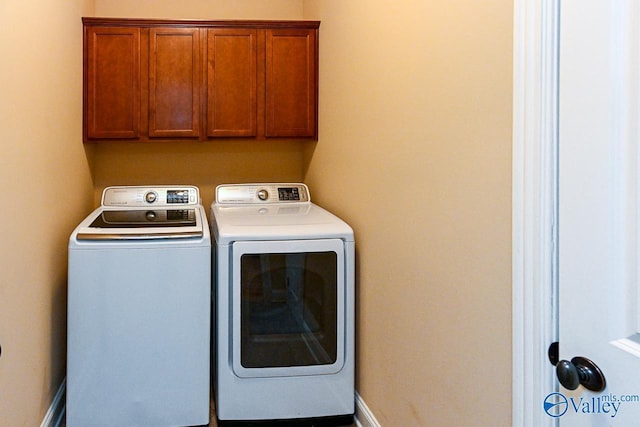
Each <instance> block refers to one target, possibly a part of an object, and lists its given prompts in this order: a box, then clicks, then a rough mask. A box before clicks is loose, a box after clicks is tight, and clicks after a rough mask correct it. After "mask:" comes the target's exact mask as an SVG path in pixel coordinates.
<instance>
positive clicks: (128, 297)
mask: <svg viewBox="0 0 640 427" xmlns="http://www.w3.org/2000/svg"><path fill="white" fill-rule="evenodd" d="M210 302H211V238H210V232H209V227H208V223H207V219H206V216H205V211H204V208H203V207H202V205H201V201H200V195H199V191H198V189H197V188H196V187H193V186H163V187H109V188H106V189H105V190H104V192H103V194H102V203H101V206H100V207H99V208H97V209H96V210H95V211H93V213H91V214H90V215H89V216H88V217H87V218H86V219H85V220H83V221H82V222H81V223H80V224H79V225H78V227H77V228H76V229H75V230H74V231H73V233H72V234H71V237H70V239H69V279H68V319H67V397H66V400H67V402H66V405H67V406H66V423H67V426H69V427H74V426H154V427H158V426H184V425H202V424H208V423H209V402H210V392H209V390H210V348H211V345H210V334H211V332H210V323H211V317H210V313H211V311H210V308H211V305H210Z"/></svg>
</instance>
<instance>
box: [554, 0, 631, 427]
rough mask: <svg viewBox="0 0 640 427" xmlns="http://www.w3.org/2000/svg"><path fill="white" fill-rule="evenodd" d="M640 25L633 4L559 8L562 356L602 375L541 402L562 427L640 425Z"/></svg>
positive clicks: (599, 2)
mask: <svg viewBox="0 0 640 427" xmlns="http://www.w3.org/2000/svg"><path fill="white" fill-rule="evenodd" d="M639 22H640V5H639V4H638V2H637V1H636V0H628V1H624V0H619V1H618V0H616V1H608V0H563V1H562V2H561V11H560V58H559V63H560V81H559V138H558V141H559V164H558V179H559V189H558V190H559V191H558V194H559V205H558V206H559V208H558V209H559V215H558V216H559V227H558V242H559V245H558V247H559V258H558V283H559V329H558V334H559V342H560V359H561V360H562V359H564V360H567V361H571V359H572V358H574V357H576V356H581V357H584V358H588V359H590V360H591V361H593V362H594V363H595V364H596V365H597V366H598V367H599V368H600V369H601V371H602V372H603V374H604V377H605V378H606V385H605V388H604V390H603V391H600V392H592V391H589V390H587V389H586V388H585V387H584V386H583V385H580V386H579V387H577V389H575V390H569V389H567V388H566V387H563V386H560V387H559V389H558V392H559V393H558V394H557V395H555V396H554V397H553V398H552V399H550V398H548V399H547V402H546V404H547V405H546V409H547V413H548V414H550V415H552V416H556V417H557V418H558V419H559V420H560V425H561V426H562V427H565V426H586V425H589V426H625V427H626V426H635V425H640V424H638V423H640V334H639V331H640V309H639V308H640V275H639V270H638V268H639V266H640V262H639V256H640V249H639V245H640V238H639V236H640V208H639V206H638V204H639V203H640V197H639V196H638V192H639V191H640V168H639V164H640V162H639V152H640V150H639V148H638V147H639V145H640V139H639V132H638V129H639V128H640V114H639V112H640V111H639V108H638V102H639V101H640V96H639V95H640V93H639V86H640V84H639V83H640V67H639V65H638V58H639V56H640V55H639V53H640V37H639V35H640V28H639V27H640V25H639V24H638V23H639ZM565 368H566V369H567V370H568V369H570V368H571V366H570V365H568V364H566V366H565ZM578 368H580V367H579V366H578Z"/></svg>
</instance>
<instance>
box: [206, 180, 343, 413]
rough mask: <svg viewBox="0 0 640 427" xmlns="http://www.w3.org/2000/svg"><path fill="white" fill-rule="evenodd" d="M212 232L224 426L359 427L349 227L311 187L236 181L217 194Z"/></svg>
mask: <svg viewBox="0 0 640 427" xmlns="http://www.w3.org/2000/svg"><path fill="white" fill-rule="evenodd" d="M211 228H212V234H213V235H214V237H215V245H214V250H213V252H214V258H213V259H214V261H213V263H214V266H215V273H214V282H215V283H214V289H215V301H214V311H215V313H214V321H215V324H216V325H215V327H214V328H213V329H214V333H215V334H216V335H215V337H214V343H215V359H216V360H215V364H214V366H215V367H214V372H213V380H214V393H215V402H216V414H217V417H218V420H219V421H220V422H221V424H224V423H225V422H227V423H242V422H251V421H256V420H261V421H263V420H265V421H266V420H277V423H278V424H277V425H283V424H285V423H286V422H290V423H292V424H294V425H304V423H307V424H308V425H317V423H321V424H322V425H331V424H335V425H346V424H351V422H352V420H353V413H354V394H355V391H354V274H355V266H354V262H355V261H354V259H355V256H354V244H355V243H354V236H353V230H352V229H351V227H349V226H348V225H347V224H346V223H345V222H344V221H342V220H341V219H339V218H338V217H336V216H334V215H333V214H331V213H329V212H327V211H326V210H324V209H322V208H321V207H319V206H317V205H315V204H313V203H311V199H310V195H309V190H308V188H307V186H306V185H304V184H237V185H221V186H218V187H217V188H216V201H215V202H214V203H213V204H212V206H211Z"/></svg>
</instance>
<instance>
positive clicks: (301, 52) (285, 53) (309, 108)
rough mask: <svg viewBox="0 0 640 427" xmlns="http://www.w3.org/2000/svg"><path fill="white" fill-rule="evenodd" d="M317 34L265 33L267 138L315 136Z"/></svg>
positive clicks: (291, 31) (275, 30) (281, 30)
mask: <svg viewBox="0 0 640 427" xmlns="http://www.w3.org/2000/svg"><path fill="white" fill-rule="evenodd" d="M316 40H317V33H316V30H306V29H274V30H267V31H266V82H265V86H266V125H265V134H266V136H267V137H316V117H317V115H316V114H317V102H316V100H317V68H316V66H317V45H316Z"/></svg>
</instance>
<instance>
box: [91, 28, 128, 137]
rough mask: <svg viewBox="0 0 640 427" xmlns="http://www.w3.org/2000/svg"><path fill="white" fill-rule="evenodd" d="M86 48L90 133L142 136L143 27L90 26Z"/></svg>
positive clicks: (107, 135) (101, 135)
mask: <svg viewBox="0 0 640 427" xmlns="http://www.w3.org/2000/svg"><path fill="white" fill-rule="evenodd" d="M85 48H86V56H85V61H86V64H85V65H86V68H85V70H86V76H85V79H86V80H85V81H86V86H85V95H86V98H85V104H86V105H85V114H86V116H85V129H86V135H87V137H88V138H95V139H99V138H118V139H120V138H138V136H139V130H140V29H138V28H114V27H95V28H88V29H87V33H86V46H85Z"/></svg>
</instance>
